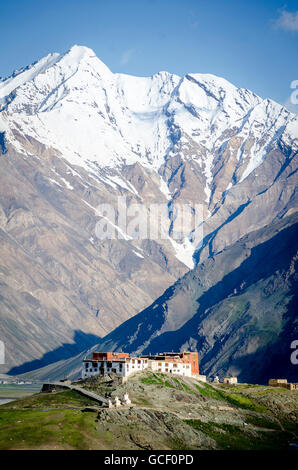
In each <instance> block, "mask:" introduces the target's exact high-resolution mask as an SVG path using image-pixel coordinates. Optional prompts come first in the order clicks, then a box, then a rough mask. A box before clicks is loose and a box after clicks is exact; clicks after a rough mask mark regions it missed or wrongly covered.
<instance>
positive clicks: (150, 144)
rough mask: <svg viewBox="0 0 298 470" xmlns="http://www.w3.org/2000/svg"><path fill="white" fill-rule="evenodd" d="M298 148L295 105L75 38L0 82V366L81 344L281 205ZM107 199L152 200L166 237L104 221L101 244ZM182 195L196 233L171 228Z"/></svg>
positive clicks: (64, 353)
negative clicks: (119, 56)
mask: <svg viewBox="0 0 298 470" xmlns="http://www.w3.org/2000/svg"><path fill="white" fill-rule="evenodd" d="M297 149H298V118H297V116H296V115H294V114H291V113H289V112H288V111H287V110H286V109H285V108H283V107H282V106H280V105H278V104H277V103H275V102H273V101H271V100H268V99H265V100H263V99H261V98H260V97H258V96H256V95H255V94H254V93H252V92H251V91H249V90H244V89H240V88H236V87H235V86H233V85H232V84H230V83H229V82H227V81H226V80H224V79H222V78H219V77H215V76H213V75H205V74H188V75H186V76H185V77H178V76H176V75H173V74H170V73H167V72H160V73H158V74H155V75H153V76H152V77H146V78H141V77H132V76H128V75H122V74H114V73H112V72H111V71H110V70H109V69H108V68H107V67H106V66H105V65H104V64H103V63H102V62H101V61H100V60H99V59H98V58H97V57H96V56H95V54H94V52H93V51H92V50H90V49H88V48H86V47H80V46H74V47H73V48H71V49H70V51H68V52H67V53H66V54H50V55H48V56H47V57H45V58H43V59H41V60H40V61H38V62H36V63H35V64H32V65H30V66H28V67H25V68H23V69H21V70H18V71H15V72H14V73H13V75H12V76H11V77H9V78H7V79H4V80H2V81H1V82H0V153H1V155H0V178H1V184H0V237H1V245H0V246H1V263H0V273H1V278H2V279H1V282H0V308H1V335H3V337H4V339H5V342H6V349H7V364H6V365H5V366H4V367H3V366H0V367H2V368H1V371H3V372H6V371H7V370H9V369H10V368H11V367H12V366H18V365H21V364H23V363H27V366H26V367H25V369H26V368H27V370H29V369H30V368H36V367H38V366H41V365H45V364H47V363H49V362H52V361H54V360H57V359H61V358H67V357H70V356H72V355H73V354H76V353H77V352H79V351H80V350H82V349H84V348H85V347H89V345H91V344H94V343H95V342H96V341H98V339H97V338H98V337H101V336H104V335H105V334H106V333H108V332H109V331H111V330H113V329H114V328H115V327H117V326H118V325H119V324H120V323H122V322H123V321H125V320H126V319H128V318H130V317H131V316H133V315H135V314H136V313H137V312H139V311H141V310H142V309H144V308H145V307H146V306H148V305H150V304H151V303H152V301H154V299H156V298H157V297H158V296H160V295H161V294H162V292H163V291H164V290H165V289H166V288H167V287H168V286H170V285H171V284H173V282H175V281H176V280H177V279H178V278H179V277H181V276H182V275H183V274H185V273H186V272H187V271H188V270H189V268H192V267H194V265H195V264H196V262H200V263H201V262H205V261H206V260H207V259H208V257H209V256H214V255H215V254H216V253H218V252H220V251H222V250H223V249H224V248H225V247H227V246H229V245H231V244H233V243H235V242H236V241H237V240H238V239H239V238H241V237H243V236H245V235H246V234H247V233H250V232H252V231H254V230H257V229H260V228H262V227H264V226H266V225H268V224H270V223H271V222H272V221H273V220H277V219H280V218H283V217H285V216H287V215H290V214H291V213H293V212H294V211H295V208H296V207H297V200H296V192H295V186H296V181H297V173H296V170H297V162H296V160H297V158H295V157H296V155H297ZM119 196H121V197H125V198H126V203H127V206H128V207H129V208H130V210H131V212H130V214H131V217H132V215H134V213H133V211H134V206H133V205H134V204H136V203H139V204H142V207H143V213H144V214H147V213H148V212H149V211H150V207H152V206H151V204H152V203H153V204H156V203H161V204H164V205H165V207H166V209H167V213H166V216H167V218H168V222H169V227H168V230H167V233H166V236H165V237H164V238H163V239H160V238H158V239H152V238H150V236H148V237H147V238H146V237H144V238H143V239H134V237H131V236H129V235H128V234H125V233H123V231H121V228H120V227H119V219H118V218H117V217H116V220H110V219H109V218H108V217H106V219H108V220H107V223H108V225H109V226H110V227H113V228H114V230H115V235H116V238H115V239H113V240H109V239H106V240H100V239H98V238H97V236H96V232H95V225H96V222H97V221H98V220H102V219H100V215H99V214H98V212H96V207H97V206H98V205H99V204H102V203H108V204H110V205H111V206H112V207H113V208H115V211H116V213H117V209H118V198H119ZM181 203H184V204H187V205H188V207H190V209H191V211H192V212H193V211H194V210H195V209H196V205H200V206H201V208H202V215H203V220H202V223H201V225H200V229H201V232H200V233H201V234H202V240H200V239H198V238H197V237H196V238H195V237H194V234H193V233H191V229H190V230H189V233H186V234H185V233H184V234H182V235H180V236H179V233H178V234H177V233H176V232H179V229H180V222H181V221H180V220H179V218H175V210H174V206H175V204H176V205H177V204H181ZM148 273H150V274H149V275H148ZM181 321H182V319H181ZM35 360H37V362H34V361H35ZM2 369H3V370H2ZM25 369H24V368H23V371H24V370H25Z"/></svg>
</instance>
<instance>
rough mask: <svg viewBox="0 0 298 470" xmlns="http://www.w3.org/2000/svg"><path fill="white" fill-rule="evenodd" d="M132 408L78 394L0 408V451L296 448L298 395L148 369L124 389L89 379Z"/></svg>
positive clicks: (48, 395) (101, 391)
mask: <svg viewBox="0 0 298 470" xmlns="http://www.w3.org/2000/svg"><path fill="white" fill-rule="evenodd" d="M83 386H84V387H85V388H86V389H89V390H94V391H97V392H98V393H99V394H101V395H103V394H106V395H107V396H111V397H112V398H113V397H114V396H116V395H117V396H119V397H120V398H122V397H123V395H124V393H125V392H128V393H129V396H130V398H131V400H132V406H129V407H121V408H117V409H116V408H112V409H107V408H100V409H99V408H98V405H97V403H96V402H94V401H93V400H91V399H89V398H85V397H83V396H81V395H79V394H78V393H77V392H75V391H72V390H65V391H56V392H52V393H38V394H35V395H32V396H31V397H26V398H24V399H21V400H19V401H15V402H11V403H8V404H6V405H3V406H1V407H0V449H152V450H156V449H179V450H181V449H272V450H273V449H274V450H277V449H289V448H290V447H291V444H295V443H296V444H297V438H296V436H297V431H298V425H297V418H298V412H297V406H296V404H297V398H298V391H292V392H291V391H289V390H286V389H282V388H272V387H267V386H259V385H246V384H243V385H241V384H239V385H237V386H229V385H223V384H218V385H216V386H215V385H211V384H208V383H207V384H205V383H202V382H199V381H197V380H195V379H189V378H182V377H179V376H176V377H173V376H170V375H168V374H153V373H152V372H149V371H146V372H142V373H139V374H136V375H135V376H133V377H131V378H130V379H129V381H128V382H127V383H126V384H123V385H117V381H116V380H113V378H112V377H111V378H109V377H108V378H104V379H101V378H98V377H97V378H93V379H87V380H85V381H84V384H83Z"/></svg>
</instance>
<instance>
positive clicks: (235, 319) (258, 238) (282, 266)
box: [30, 213, 298, 383]
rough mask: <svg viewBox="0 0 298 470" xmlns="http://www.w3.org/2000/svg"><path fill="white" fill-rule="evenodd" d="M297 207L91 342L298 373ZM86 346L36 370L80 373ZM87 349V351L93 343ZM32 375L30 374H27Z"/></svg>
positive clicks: (224, 368)
mask: <svg viewBox="0 0 298 470" xmlns="http://www.w3.org/2000/svg"><path fill="white" fill-rule="evenodd" d="M297 229H298V214H297V213H296V214H294V215H292V216H289V217H286V218H284V219H283V220H282V221H278V222H276V223H274V224H270V225H269V226H267V227H265V228H263V229H259V230H258V231H255V232H252V233H251V234H249V235H246V236H245V237H243V238H242V239H240V240H239V241H238V242H236V243H235V244H234V245H232V246H230V247H227V248H226V249H224V250H223V251H222V252H220V253H218V254H216V255H215V256H214V257H213V258H209V259H208V260H206V261H205V262H204V263H201V264H200V265H198V266H197V267H196V268H195V269H194V270H192V271H190V272H189V273H187V274H186V275H185V276H184V277H183V278H182V279H180V280H179V281H177V282H176V283H175V284H174V285H173V286H171V287H170V288H169V289H167V290H166V291H165V292H164V294H163V295H162V296H161V297H160V298H158V299H157V300H156V301H155V302H154V303H153V304H152V305H151V306H150V307H148V308H146V309H145V310H144V311H143V312H141V313H139V314H138V315H136V316H135V317H133V318H131V319H130V320H128V321H126V322H125V323H123V324H122V325H120V326H119V327H118V328H116V329H115V330H114V331H112V332H111V333H110V334H108V335H107V336H106V337H105V338H103V339H102V340H101V341H100V343H99V344H98V345H97V346H95V347H94V348H93V349H95V350H102V351H113V350H115V351H121V350H123V351H127V352H130V353H135V354H139V353H146V354H148V353H156V352H160V351H163V350H164V349H165V345H166V349H167V350H170V351H171V350H174V351H176V350H178V351H179V350H197V351H199V355H200V372H201V373H202V374H207V375H208V376H209V377H210V376H211V377H212V376H214V375H219V376H221V377H223V376H224V375H237V376H238V377H239V380H240V381H244V382H250V383H268V380H269V379H270V378H272V377H275V376H278V377H279V376H282V377H287V378H288V380H293V381H297V370H296V369H297V366H296V365H294V364H292V363H291V361H290V356H291V353H292V349H291V343H292V341H293V340H295V339H297V333H298V325H297V292H298V289H297V281H298V276H297V260H298V245H297V240H298V237H297V234H298V232H297ZM85 354H88V353H87V351H86V352H85V353H83V354H81V355H79V356H77V357H75V358H72V359H69V360H68V361H61V362H59V363H55V364H52V365H49V366H48V367H46V368H44V369H40V370H36V371H35V372H34V373H33V375H32V377H36V378H39V377H41V378H43V379H45V378H46V377H51V378H54V379H57V378H62V377H65V376H69V377H72V378H74V377H78V376H80V372H81V364H82V363H81V361H82V359H83V356H84V355H85ZM89 354H90V351H89ZM30 376H31V375H30Z"/></svg>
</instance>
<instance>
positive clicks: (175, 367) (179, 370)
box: [82, 358, 203, 378]
mask: <svg viewBox="0 0 298 470" xmlns="http://www.w3.org/2000/svg"><path fill="white" fill-rule="evenodd" d="M85 364H88V367H87V368H86V365H85ZM108 364H111V367H108ZM147 368H149V369H150V370H152V371H153V372H163V373H170V374H175V375H183V376H185V377H192V372H191V365H190V364H184V363H182V362H171V361H157V360H150V359H142V358H129V359H126V360H125V362H124V361H98V362H97V361H96V365H95V361H91V360H90V361H89V362H87V363H86V362H85V363H84V365H83V370H82V378H88V377H94V376H96V375H100V374H101V369H103V373H104V374H108V373H110V372H115V373H117V374H120V375H122V376H123V377H128V376H130V375H131V374H134V373H136V372H141V371H142V370H145V369H147ZM202 377H203V376H202Z"/></svg>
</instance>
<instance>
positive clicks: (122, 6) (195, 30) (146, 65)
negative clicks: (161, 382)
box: [0, 0, 298, 104]
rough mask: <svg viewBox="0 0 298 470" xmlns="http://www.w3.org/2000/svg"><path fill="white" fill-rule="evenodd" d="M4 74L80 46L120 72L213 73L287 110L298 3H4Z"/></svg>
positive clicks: (295, 69)
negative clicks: (273, 101)
mask: <svg viewBox="0 0 298 470" xmlns="http://www.w3.org/2000/svg"><path fill="white" fill-rule="evenodd" d="M0 16H1V29H0V35H1V36H0V59H1V62H0V75H2V76H7V75H9V74H11V73H12V71H13V70H14V69H15V68H20V67H21V66H24V65H27V64H29V63H31V62H33V61H35V60H37V59H39V58H41V57H43V56H44V55H46V54H48V53H49V52H65V51H66V50H68V49H69V48H70V47H71V46H72V45H73V44H79V45H85V46H88V47H91V48H92V49H93V50H94V51H95V53H96V54H97V56H98V57H99V58H100V59H101V60H102V61H103V62H105V63H106V65H107V66H108V67H109V68H110V69H111V70H112V71H113V72H123V73H129V74H132V75H139V76H142V75H152V74H153V73H156V72H158V71H160V70H168V71H169V72H173V73H177V74H178V75H184V74H186V73H188V72H201V73H213V74H215V75H219V76H222V77H225V78H226V79H228V80H230V81H231V82H232V83H234V84H235V85H237V86H241V87H244V88H249V89H251V90H253V91H254V92H256V93H257V94H259V95H261V96H262V97H264V98H265V97H269V98H272V99H274V100H276V101H278V102H280V103H282V104H284V103H285V102H286V101H287V99H288V98H289V96H290V94H291V92H292V90H291V88H290V84H291V82H292V81H293V80H298V2H297V0H296V1H287V2H286V3H285V2H284V1H275V0H267V1H262V0H259V1H256V0H247V1H241V0H238V1H234V0H231V1H229V0H226V1H223V0H221V1H212V0H210V1H202V0H105V1H103V0H84V1H83V0H80V1H79V0H60V1H59V0H51V1H49V0H38V1H37V0H7V1H4V0H0Z"/></svg>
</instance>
